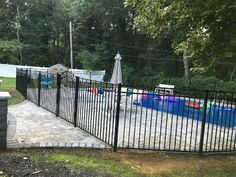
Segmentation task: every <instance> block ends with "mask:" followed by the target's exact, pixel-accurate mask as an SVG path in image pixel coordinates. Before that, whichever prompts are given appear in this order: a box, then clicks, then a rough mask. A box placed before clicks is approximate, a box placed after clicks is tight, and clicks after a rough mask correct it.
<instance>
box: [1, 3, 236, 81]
mask: <svg viewBox="0 0 236 177" xmlns="http://www.w3.org/2000/svg"><path fill="white" fill-rule="evenodd" d="M125 5H126V6H127V7H125V6H124V0H100V1H97V0H86V1H85V0H40V1H39V0H6V1H5V0H3V1H0V62H1V63H14V64H20V63H22V64H23V65H35V66H51V65H53V64H56V63H62V64H64V65H66V66H70V48H69V42H70V41H69V22H70V21H71V22H72V23H73V53H74V66H75V67H76V68H84V69H89V70H106V71H107V73H108V77H107V79H109V78H110V75H111V73H112V69H113V65H114V56H115V55H116V53H117V52H118V51H119V52H120V53H121V55H122V71H123V76H124V81H125V82H126V83H127V84H132V83H134V82H136V81H137V77H149V78H155V77H159V76H162V77H176V76H178V77H182V76H183V75H184V65H183V60H182V57H183V55H182V54H183V53H185V56H186V57H187V58H188V59H189V61H190V66H191V69H192V70H191V71H192V73H193V74H195V73H200V72H201V73H203V74H205V75H215V76H217V77H219V78H221V79H225V80H229V78H230V79H231V80H232V79H234V78H235V76H234V71H235V67H234V65H219V64H217V63H218V62H219V61H220V62H231V63H235V62H236V61H235V48H236V47H235V43H236V40H235V3H233V1H218V0H209V1H207V2H205V1H201V0H193V1H190V0H187V1H186V0H185V1H183V0H180V1H172V0H158V1H156V0H142V1H139V0H126V1H125ZM133 28H135V29H136V30H133ZM156 84H157V83H156Z"/></svg>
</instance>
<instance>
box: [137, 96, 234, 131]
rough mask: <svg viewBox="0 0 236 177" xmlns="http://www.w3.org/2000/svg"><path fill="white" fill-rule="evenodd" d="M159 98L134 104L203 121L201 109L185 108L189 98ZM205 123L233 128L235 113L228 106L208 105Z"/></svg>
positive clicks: (147, 98)
mask: <svg viewBox="0 0 236 177" xmlns="http://www.w3.org/2000/svg"><path fill="white" fill-rule="evenodd" d="M160 98H161V97H160V96H151V95H149V96H145V97H143V98H142V101H141V102H138V103H134V104H135V105H138V106H142V107H146V108H150V109H155V110H159V111H163V112H167V113H170V114H173V115H178V116H179V117H180V118H181V117H187V118H189V119H194V120H200V121H202V119H203V108H193V107H189V106H186V105H185V104H186V103H188V102H189V101H190V100H189V98H186V99H180V98H174V99H173V97H170V98H169V99H168V96H165V99H160ZM206 122H207V123H211V124H215V125H219V126H222V127H233V126H235V124H236V112H235V109H234V108H232V107H231V105H229V106H228V107H222V106H218V105H217V104H216V105H208V108H207V115H206Z"/></svg>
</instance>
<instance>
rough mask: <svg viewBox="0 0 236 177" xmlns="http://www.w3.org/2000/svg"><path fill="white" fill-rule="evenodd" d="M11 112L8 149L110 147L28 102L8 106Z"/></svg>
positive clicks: (9, 116) (9, 115)
mask: <svg viewBox="0 0 236 177" xmlns="http://www.w3.org/2000/svg"><path fill="white" fill-rule="evenodd" d="M8 112H9V114H8V135H7V140H8V142H7V147H8V148H21V147H90V148H91V147H94V148H108V147H109V146H107V145H106V144H104V143H103V142H101V141H100V140H98V139H96V138H94V137H93V136H91V135H89V134H87V133H86V132H84V131H82V130H80V129H79V128H74V126H73V125H72V124H70V123H68V122H66V121H64V120H62V119H61V118H59V117H56V116H55V115H54V114H52V113H50V112H48V111H46V110H45V109H43V108H41V107H37V106H36V105H35V104H33V103H31V102H29V101H24V102H23V103H21V104H18V105H14V106H9V108H8Z"/></svg>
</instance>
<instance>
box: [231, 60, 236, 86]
mask: <svg viewBox="0 0 236 177" xmlns="http://www.w3.org/2000/svg"><path fill="white" fill-rule="evenodd" d="M235 69H236V64H235V65H234V69H233V71H232V73H231V75H230V82H231V81H232V80H233V77H234V73H235Z"/></svg>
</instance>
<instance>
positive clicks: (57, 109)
mask: <svg viewBox="0 0 236 177" xmlns="http://www.w3.org/2000/svg"><path fill="white" fill-rule="evenodd" d="M56 96H57V97H56V116H59V113H60V96H61V75H60V74H58V73H57V95H56Z"/></svg>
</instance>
